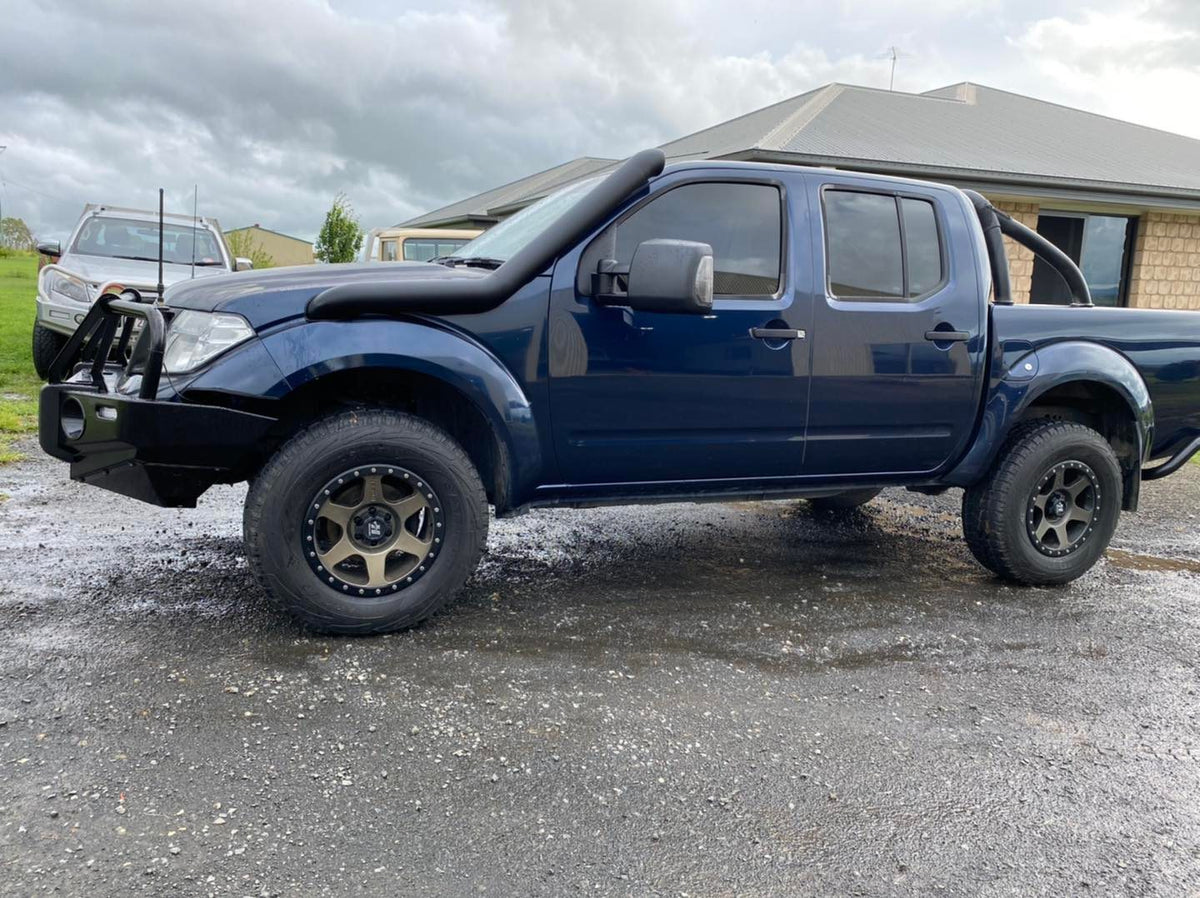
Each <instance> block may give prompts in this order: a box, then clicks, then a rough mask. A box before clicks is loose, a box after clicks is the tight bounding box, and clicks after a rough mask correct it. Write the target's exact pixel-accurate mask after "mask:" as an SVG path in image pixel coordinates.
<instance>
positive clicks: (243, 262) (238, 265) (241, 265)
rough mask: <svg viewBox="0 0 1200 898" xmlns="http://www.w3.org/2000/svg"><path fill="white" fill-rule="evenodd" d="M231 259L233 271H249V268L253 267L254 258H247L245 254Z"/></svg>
mask: <svg viewBox="0 0 1200 898" xmlns="http://www.w3.org/2000/svg"><path fill="white" fill-rule="evenodd" d="M233 261H234V265H233V270H234V271H249V270H250V269H251V268H253V267H254V260H253V259H247V258H246V257H245V256H238V257H237V258H236V259H234V260H233Z"/></svg>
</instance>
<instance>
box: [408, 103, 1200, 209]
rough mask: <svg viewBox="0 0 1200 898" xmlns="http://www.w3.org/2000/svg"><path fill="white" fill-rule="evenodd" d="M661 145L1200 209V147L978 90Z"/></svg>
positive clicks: (496, 193) (784, 118)
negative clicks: (1199, 207) (1197, 207)
mask: <svg viewBox="0 0 1200 898" xmlns="http://www.w3.org/2000/svg"><path fill="white" fill-rule="evenodd" d="M662 149H663V151H664V152H665V153H666V154H667V158H668V160H669V161H682V160H688V159H721V158H725V159H752V160H762V161H772V162H784V163H791V164H800V165H831V166H837V167H844V168H855V169H861V170H865V171H874V172H881V173H888V174H903V175H909V176H914V177H925V178H933V179H938V180H946V181H950V182H952V183H957V184H962V185H964V186H979V187H983V188H985V189H987V188H989V187H990V188H993V189H1001V188H1006V189H1009V190H1010V191H1011V192H1020V190H1021V188H1025V189H1027V191H1028V192H1029V193H1032V194H1035V195H1041V196H1059V197H1063V198H1071V197H1079V198H1093V199H1095V198H1099V199H1102V200H1104V201H1108V202H1120V201H1126V202H1136V203H1149V204H1153V205H1160V206H1168V207H1169V206H1172V205H1175V206H1179V207H1181V208H1190V207H1194V206H1196V205H1197V204H1200V140H1195V139H1193V138H1190V137H1183V136H1182V135H1179V134H1172V133H1170V132H1168V131H1160V130H1157V129H1154V128H1147V127H1144V126H1142V125H1135V124H1132V123H1130V122H1124V121H1120V120H1119V119H1113V118H1109V117H1107V116H1103V115H1097V114H1095V113H1091V112H1085V111H1083V110H1080V109H1072V108H1070V107H1068V106H1060V105H1058V104H1056V103H1048V102H1046V101H1044V100H1037V99H1034V98H1032V97H1026V96H1022V95H1020V94H1014V93H1009V92H1008V91H1003V90H997V89H995V88H991V87H984V86H982V85H977V84H972V83H970V82H962V83H961V84H952V85H949V86H947V87H942V88H938V89H936V90H931V91H926V92H925V93H921V94H910V93H902V92H899V91H887V90H879V89H875V88H869V87H856V86H853V85H848V84H827V85H825V86H824V87H820V88H817V89H816V90H812V91H809V92H807V93H803V94H800V95H799V96H795V97H791V98H789V99H787V100H783V101H782V102H779V103H775V104H774V105H772V106H767V107H765V108H763V109H758V110H755V111H754V112H750V113H747V114H746V115H742V116H739V117H737V118H734V119H730V120H729V121H726V122H722V123H720V124H717V125H714V126H712V127H710V128H705V129H703V130H700V131H697V132H695V133H694V134H689V135H687V136H685V137H681V138H679V139H678V140H673V141H671V142H669V143H666V144H663V146H662ZM588 163H590V164H591V165H592V167H591V168H590V169H587V174H595V173H596V172H599V171H602V170H604V169H605V168H609V167H611V166H612V165H613V164H615V163H614V161H613V160H597V159H588V158H584V159H576V160H574V161H573V162H568V163H565V164H564V165H561V166H558V167H556V168H552V169H550V170H549V171H547V172H542V173H540V174H539V175H533V176H531V177H530V178H526V179H523V180H521V181H514V182H513V183H512V184H507V185H505V186H504V187H500V188H497V189H496V190H493V191H489V192H488V193H484V194H480V195H479V196H476V197H471V198H470V199H466V200H463V201H461V202H459V203H455V204H454V205H452V206H447V207H446V208H445V209H439V210H437V211H436V212H431V213H429V214H427V215H424V216H421V217H420V218H418V219H413V221H412V222H408V223H407V224H417V223H421V224H434V223H441V222H448V221H453V220H461V218H463V217H466V215H467V213H470V212H473V213H474V214H476V215H482V216H485V217H486V216H489V214H490V213H494V212H501V213H502V214H503V213H505V212H511V211H513V210H514V209H517V208H520V207H521V206H523V205H526V204H528V203H530V202H532V201H533V200H536V199H539V198H540V197H542V196H544V195H545V194H546V193H548V192H550V191H551V190H553V189H555V188H557V187H559V186H562V185H564V184H568V183H570V182H571V181H575V180H578V179H579V178H581V177H586V176H587V175H586V174H580V173H578V172H577V171H576V170H575V169H574V168H573V167H576V166H578V167H580V168H581V169H582V168H586V164H588ZM555 173H557V174H555ZM552 174H553V175H554V176H553V177H549V178H547V177H546V176H550V175H552ZM543 178H545V182H543V181H541V180H539V179H543ZM452 210H453V211H452ZM452 215H457V216H458V218H453V217H452ZM490 217H491V218H493V219H494V218H495V215H491V216H490Z"/></svg>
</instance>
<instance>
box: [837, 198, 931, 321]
mask: <svg viewBox="0 0 1200 898" xmlns="http://www.w3.org/2000/svg"><path fill="white" fill-rule="evenodd" d="M825 240H826V272H827V278H828V286H829V292H830V293H831V294H832V295H833V296H835V297H837V298H839V299H895V300H906V299H908V300H911V299H915V298H918V297H921V296H924V295H925V294H927V293H929V292H930V291H931V290H933V289H935V288H936V287H937V286H938V284H940V283H941V281H942V277H943V275H944V269H943V263H942V258H943V254H942V244H941V238H940V236H939V234H938V226H937V215H936V214H935V212H934V208H933V203H931V202H930V201H929V200H923V199H916V198H913V197H897V196H892V195H889V194H882V193H862V192H859V191H854V190H829V191H826V192H825Z"/></svg>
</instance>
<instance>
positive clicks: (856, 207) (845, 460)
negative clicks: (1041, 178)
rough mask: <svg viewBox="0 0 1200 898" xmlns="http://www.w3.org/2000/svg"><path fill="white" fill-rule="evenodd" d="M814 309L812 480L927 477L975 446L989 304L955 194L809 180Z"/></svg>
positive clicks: (864, 181)
mask: <svg viewBox="0 0 1200 898" xmlns="http://www.w3.org/2000/svg"><path fill="white" fill-rule="evenodd" d="M809 196H810V206H812V208H814V209H816V210H819V216H815V217H817V218H818V222H817V226H816V228H815V229H814V247H815V252H814V255H815V256H816V258H815V260H814V264H815V267H816V268H817V269H818V278H819V281H818V284H819V285H820V286H819V287H818V290H817V297H816V301H815V304H814V309H813V333H812V335H811V340H812V353H813V358H812V363H813V369H812V393H811V404H810V407H809V425H808V439H807V443H808V451H807V456H806V463H805V473H806V474H809V475H817V476H820V475H840V474H880V475H886V474H911V473H916V472H926V471H933V470H935V469H937V468H939V467H941V466H942V465H943V464H945V463H946V462H947V461H949V460H950V459H951V458H952V457H954V456H956V455H957V454H958V453H959V452H960V451H961V449H962V448H963V446H964V445H965V443H966V440H967V438H968V437H969V436H970V434H971V432H972V430H973V428H974V424H975V419H976V414H977V411H978V407H979V402H980V397H981V394H982V389H983V376H984V369H985V361H986V351H985V347H986V342H987V340H986V333H985V328H986V315H985V307H986V296H985V295H983V294H982V291H981V285H980V280H979V278H978V277H977V271H978V268H977V266H978V265H979V264H983V263H982V262H981V261H980V260H978V259H977V258H976V252H977V250H976V245H977V241H976V239H975V231H974V230H972V223H971V221H970V220H969V219H968V218H967V217H966V216H967V210H966V208H965V206H964V204H963V202H962V201H961V197H960V195H959V194H958V193H957V192H956V191H953V190H950V189H948V188H943V187H939V186H937V185H922V184H917V183H911V184H908V183H905V184H902V185H898V184H896V183H895V182H889V181H884V180H876V179H868V178H854V177H853V176H843V175H834V174H829V175H821V174H814V175H812V176H811V182H810V194H809Z"/></svg>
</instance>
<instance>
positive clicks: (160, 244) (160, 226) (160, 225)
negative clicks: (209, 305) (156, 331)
mask: <svg viewBox="0 0 1200 898" xmlns="http://www.w3.org/2000/svg"><path fill="white" fill-rule="evenodd" d="M162 266H163V189H162V188H161V187H160V188H158V301H159V302H162V298H163V290H164V289H165V288H164V287H163V275H162Z"/></svg>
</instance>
